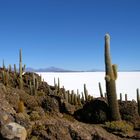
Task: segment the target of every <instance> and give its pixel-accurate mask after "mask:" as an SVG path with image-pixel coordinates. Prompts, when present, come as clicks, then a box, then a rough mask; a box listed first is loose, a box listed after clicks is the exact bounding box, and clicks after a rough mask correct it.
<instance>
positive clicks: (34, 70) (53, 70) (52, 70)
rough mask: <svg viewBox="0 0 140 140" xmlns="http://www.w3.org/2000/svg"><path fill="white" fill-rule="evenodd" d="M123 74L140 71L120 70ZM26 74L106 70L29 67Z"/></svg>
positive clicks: (98, 70)
mask: <svg viewBox="0 0 140 140" xmlns="http://www.w3.org/2000/svg"><path fill="white" fill-rule="evenodd" d="M120 71H121V72H140V70H120ZM26 72H104V70H100V69H91V70H84V71H82V70H67V69H63V68H57V67H53V66H52V67H48V68H39V69H34V68H30V67H27V68H26Z"/></svg>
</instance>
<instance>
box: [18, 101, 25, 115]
mask: <svg viewBox="0 0 140 140" xmlns="http://www.w3.org/2000/svg"><path fill="white" fill-rule="evenodd" d="M24 111H25V106H24V102H23V101H22V100H20V101H19V103H18V113H24Z"/></svg>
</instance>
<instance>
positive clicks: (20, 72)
mask: <svg viewBox="0 0 140 140" xmlns="http://www.w3.org/2000/svg"><path fill="white" fill-rule="evenodd" d="M19 88H20V89H22V88H23V80H22V50H21V49H20V51H19Z"/></svg>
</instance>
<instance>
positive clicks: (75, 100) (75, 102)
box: [73, 94, 78, 105]
mask: <svg viewBox="0 0 140 140" xmlns="http://www.w3.org/2000/svg"><path fill="white" fill-rule="evenodd" d="M73 104H74V105H77V104H78V102H77V96H76V94H74V101H73Z"/></svg>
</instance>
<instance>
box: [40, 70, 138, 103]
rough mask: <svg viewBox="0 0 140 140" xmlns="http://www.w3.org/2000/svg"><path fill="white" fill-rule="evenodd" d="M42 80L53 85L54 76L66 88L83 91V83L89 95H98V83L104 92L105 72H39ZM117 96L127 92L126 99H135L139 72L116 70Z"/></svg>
mask: <svg viewBox="0 0 140 140" xmlns="http://www.w3.org/2000/svg"><path fill="white" fill-rule="evenodd" d="M38 74H39V75H42V77H43V78H44V80H45V81H46V82H48V84H50V85H54V78H55V79H56V81H57V78H58V77H59V79H60V86H61V87H62V86H64V87H65V88H66V89H67V90H74V91H75V92H76V91H77V89H79V91H80V92H82V91H83V84H84V83H85V84H86V86H87V89H88V92H89V94H90V95H93V96H94V97H98V96H99V95H100V93H99V87H98V83H99V82H100V83H101V85H102V89H103V92H105V80H104V77H105V73H104V72H68V73H67V72H66V73H63V72H45V73H44V72H39V73H38ZM116 87H117V96H118V98H119V94H120V93H122V94H123V99H124V95H125V94H126V93H127V94H128V99H129V100H132V99H135V100H136V89H137V88H140V72H118V79H117V80H116Z"/></svg>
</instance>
